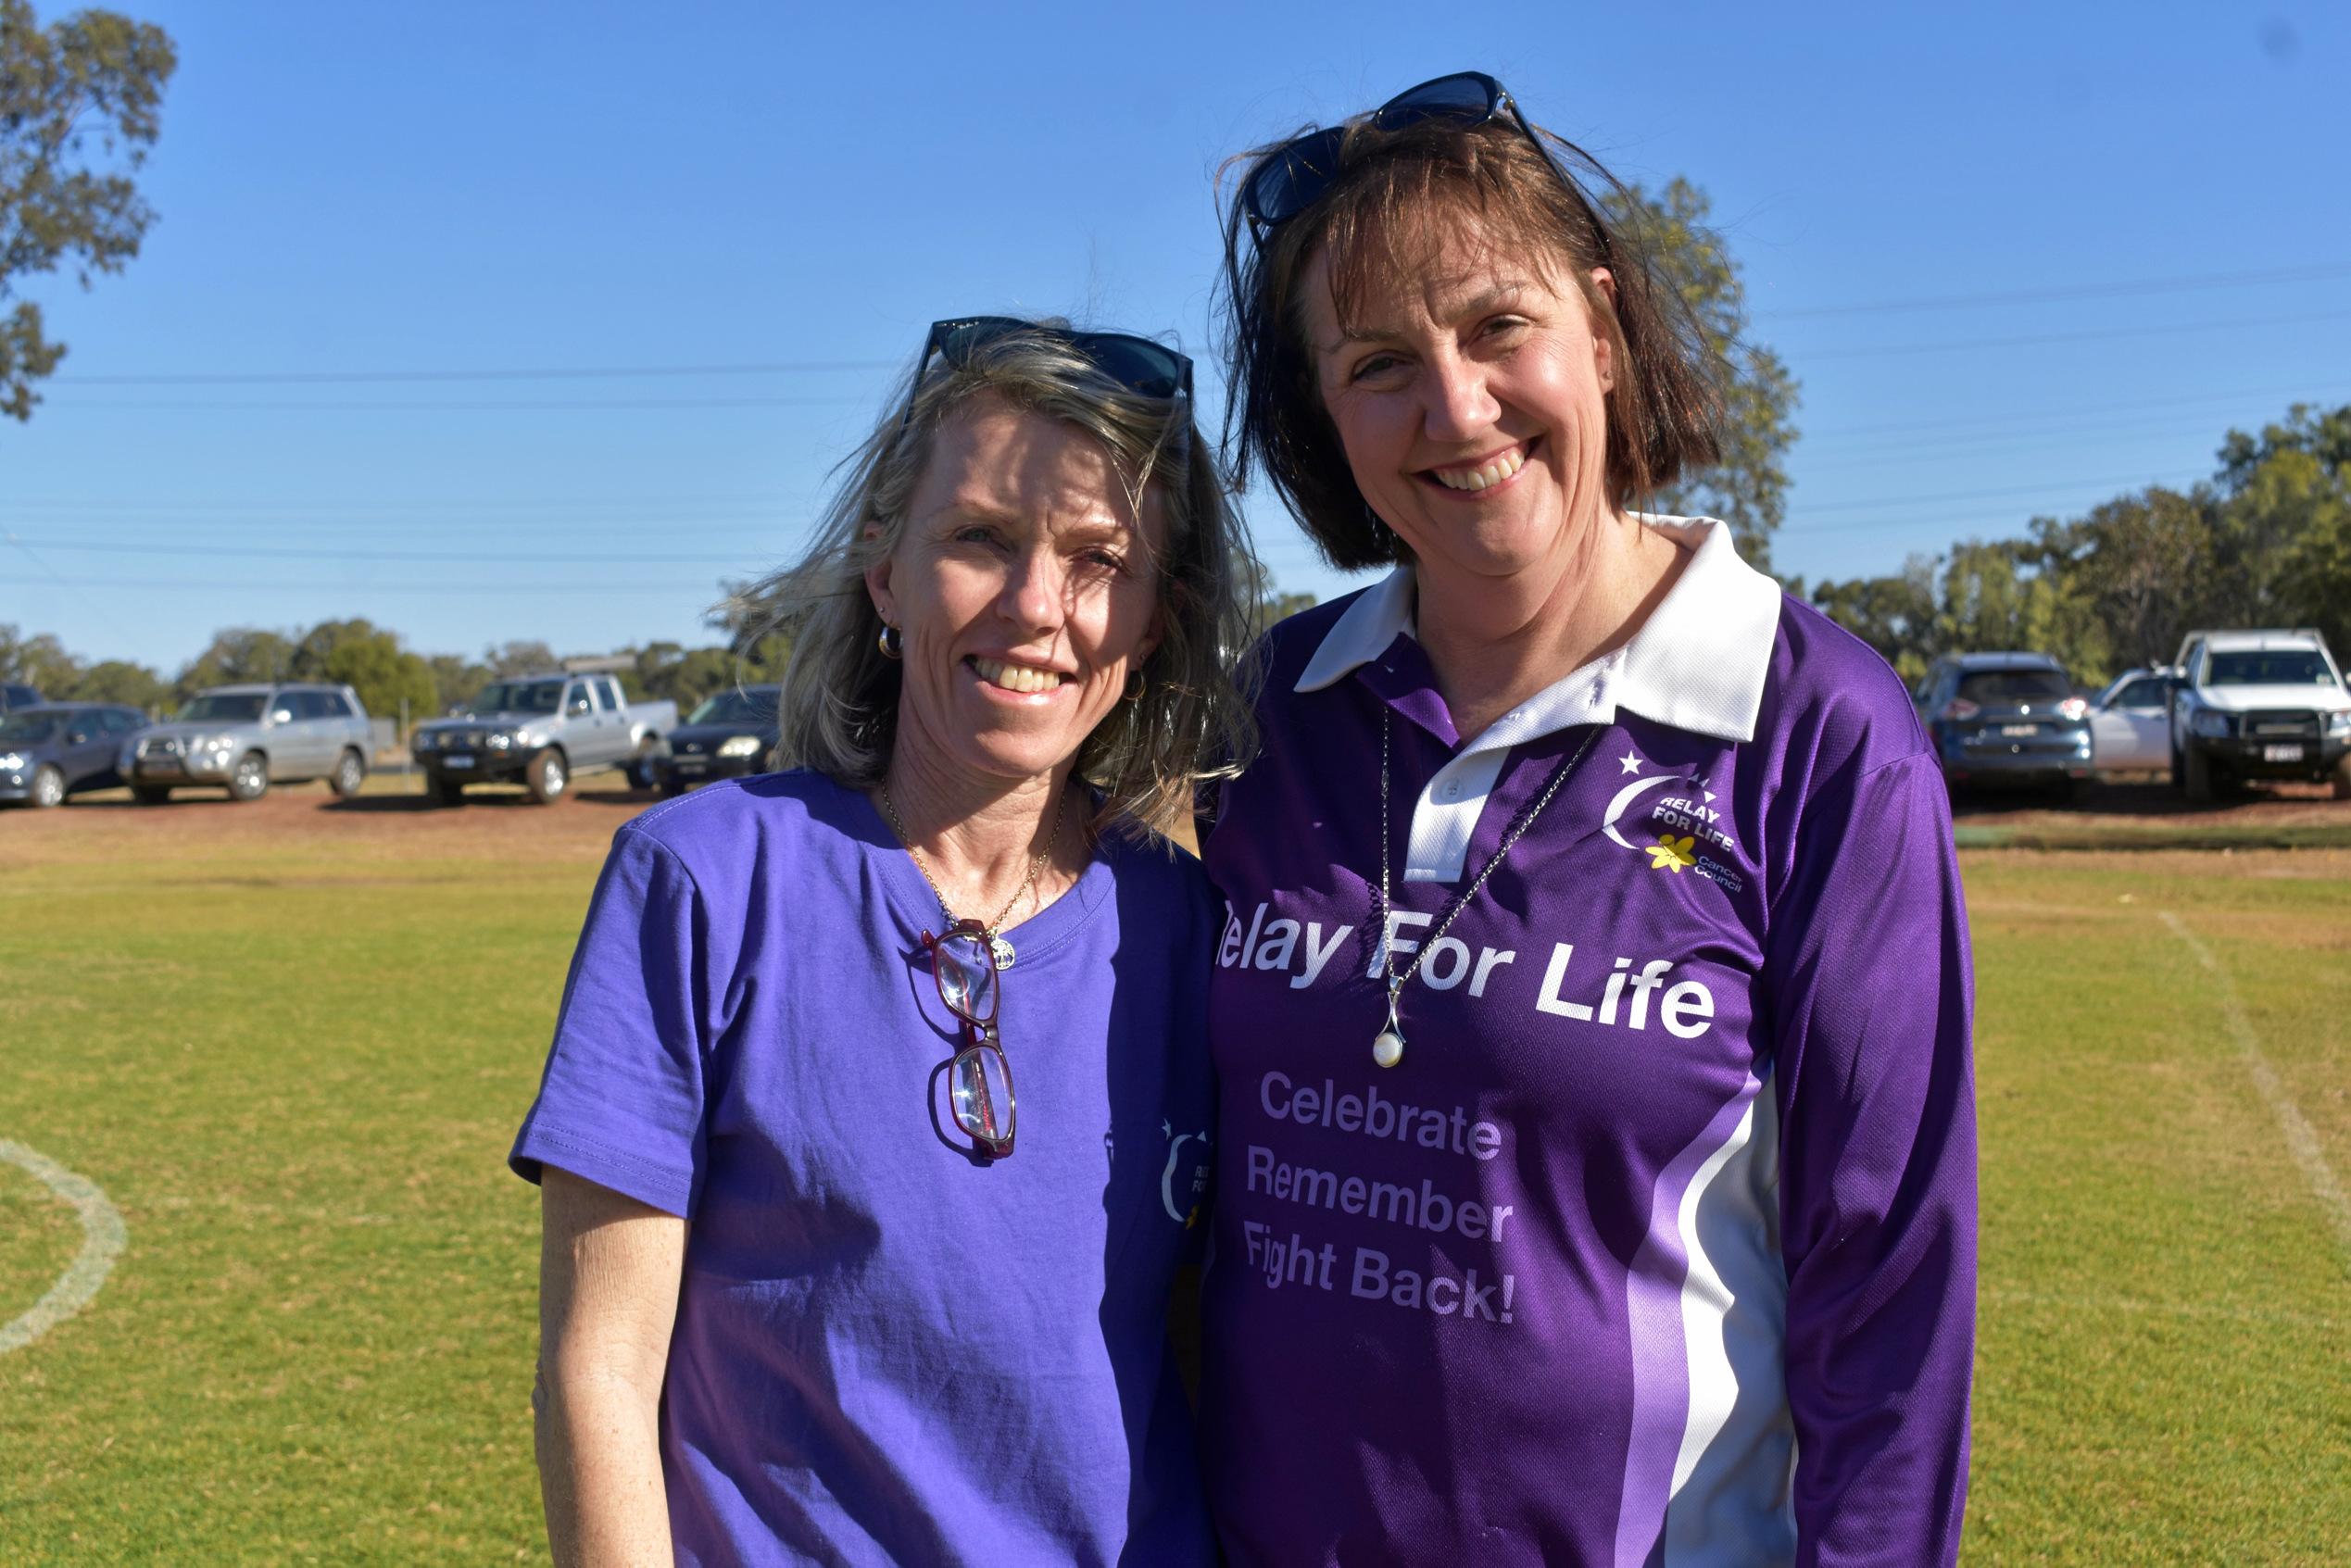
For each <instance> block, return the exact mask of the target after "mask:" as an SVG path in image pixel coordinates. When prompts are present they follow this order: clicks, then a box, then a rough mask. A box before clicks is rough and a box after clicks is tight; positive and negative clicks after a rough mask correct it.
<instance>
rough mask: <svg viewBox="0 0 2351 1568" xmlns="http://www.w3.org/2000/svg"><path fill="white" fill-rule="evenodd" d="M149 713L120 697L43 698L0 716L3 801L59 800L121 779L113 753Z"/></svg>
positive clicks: (35, 802)
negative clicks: (100, 699) (83, 699)
mask: <svg viewBox="0 0 2351 1568" xmlns="http://www.w3.org/2000/svg"><path fill="white" fill-rule="evenodd" d="M146 723H147V716H146V715H145V714H144V713H142V712H140V711H139V710H138V709H135V708H125V707H122V706H120V705H119V704H117V703H110V702H106V703H64V702H44V703H42V704H39V705H38V706H36V707H31V708H12V709H8V712H7V715H6V717H5V718H0V801H15V802H19V803H21V804H28V805H32V806H60V805H63V804H64V803H65V797H67V796H69V795H79V794H81V793H82V792H83V791H84V790H92V789H112V788H114V787H115V786H116V785H117V784H120V783H121V782H122V779H121V776H120V775H119V774H118V773H117V772H116V771H115V757H116V754H117V753H118V752H119V751H120V750H121V748H122V743H123V742H124V741H125V740H128V739H129V738H130V737H131V736H132V735H133V734H136V733H137V732H139V731H140V730H143V729H145V727H146Z"/></svg>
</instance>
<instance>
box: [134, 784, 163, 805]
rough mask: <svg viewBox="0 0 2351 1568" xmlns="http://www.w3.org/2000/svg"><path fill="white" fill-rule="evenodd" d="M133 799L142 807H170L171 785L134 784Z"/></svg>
mask: <svg viewBox="0 0 2351 1568" xmlns="http://www.w3.org/2000/svg"><path fill="white" fill-rule="evenodd" d="M131 798H132V799H133V800H135V801H137V802H138V803H139V804H140V805H142V806H169V805H170V803H171V786H170V784H132V786H131Z"/></svg>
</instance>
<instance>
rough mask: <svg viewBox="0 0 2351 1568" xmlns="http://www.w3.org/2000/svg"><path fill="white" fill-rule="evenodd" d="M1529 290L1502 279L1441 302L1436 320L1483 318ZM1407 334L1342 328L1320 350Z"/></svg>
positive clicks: (1386, 340) (1390, 339)
mask: <svg viewBox="0 0 2351 1568" xmlns="http://www.w3.org/2000/svg"><path fill="white" fill-rule="evenodd" d="M1528 287H1529V285H1528V282H1526V280H1524V279H1521V278H1504V279H1502V280H1501V281H1500V282H1495V283H1494V284H1492V285H1491V286H1490V287H1489V288H1486V289H1484V290H1482V291H1481V292H1479V293H1477V294H1476V295H1471V296H1470V297H1468V298H1466V299H1464V300H1461V301H1459V302H1458V303H1455V302H1451V301H1447V302H1444V303H1443V304H1442V305H1441V306H1440V309H1439V311H1438V317H1439V319H1440V320H1449V319H1451V318H1453V317H1458V316H1483V315H1485V314H1486V313H1487V312H1488V311H1490V310H1497V309H1500V308H1501V307H1503V306H1505V305H1513V304H1515V303H1516V302H1517V300H1518V296H1519V295H1523V294H1525V293H1526V292H1527V290H1528ZM1407 335H1408V334H1407V333H1406V332H1403V330H1402V329H1401V328H1396V327H1360V326H1359V327H1347V326H1342V327H1341V328H1339V337H1338V340H1337V341H1336V342H1332V343H1326V344H1324V345H1321V347H1322V352H1323V353H1325V354H1337V353H1339V351H1340V350H1341V349H1344V348H1350V347H1353V346H1355V345H1359V344H1367V343H1397V342H1401V341H1402V339H1403V338H1404V337H1405V336H1407Z"/></svg>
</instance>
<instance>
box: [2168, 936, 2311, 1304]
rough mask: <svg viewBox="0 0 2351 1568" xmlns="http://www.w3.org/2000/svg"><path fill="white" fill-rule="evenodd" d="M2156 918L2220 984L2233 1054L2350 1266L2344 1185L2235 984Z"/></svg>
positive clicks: (2207, 954) (2206, 953)
mask: <svg viewBox="0 0 2351 1568" xmlns="http://www.w3.org/2000/svg"><path fill="white" fill-rule="evenodd" d="M2161 913H2162V916H2163V923H2164V924H2166V925H2168V926H2169V927H2170V928H2171V935H2174V936H2177V937H2178V938H2179V939H2180V940H2181V941H2182V942H2184V943H2186V944H2187V947H2188V951H2190V952H2191V953H2194V955H2195V956H2196V962H2198V963H2200V964H2202V965H2204V967H2205V968H2206V971H2208V972H2210V973H2211V975H2212V978H2213V981H2214V983H2215V984H2216V985H2219V990H2220V1011H2221V1016H2223V1017H2225V1018H2226V1019H2227V1020H2228V1021H2229V1033H2230V1034H2231V1035H2234V1036H2235V1037H2236V1042H2237V1054H2239V1055H2240V1056H2242V1057H2244V1065H2245V1071H2246V1072H2248V1073H2251V1074H2252V1075H2253V1085H2254V1087H2255V1088H2257V1089H2259V1090H2260V1091H2261V1098H2262V1099H2263V1100H2265V1101H2266V1102H2268V1104H2269V1114H2270V1115H2272V1116H2274V1117H2276V1118H2277V1119H2278V1130H2279V1131H2280V1132H2282V1133H2283V1134H2284V1135H2285V1144H2286V1152H2287V1153H2289V1154H2291V1155H2293V1156H2294V1164H2295V1165H2297V1166H2299V1167H2300V1168H2301V1170H2302V1179H2303V1180H2304V1181H2306V1182H2307V1183H2309V1184H2310V1192H2311V1195H2312V1196H2313V1197H2315V1198H2318V1200H2319V1207H2320V1208H2321V1209H2324V1210H2326V1213H2327V1218H2328V1219H2329V1220H2330V1221H2332V1222H2333V1224H2334V1236H2335V1239H2336V1240H2337V1241H2339V1242H2341V1243H2342V1244H2343V1251H2344V1255H2345V1259H2346V1260H2347V1261H2351V1198H2345V1196H2344V1193H2343V1184H2342V1183H2341V1182H2339V1181H2337V1180H2335V1175H2334V1172H2333V1170H2332V1169H2331V1168H2330V1167H2329V1166H2328V1164H2327V1158H2326V1155H2325V1154H2324V1153H2322V1152H2321V1151H2320V1148H2319V1135H2318V1134H2316V1133H2314V1132H2312V1131H2311V1130H2310V1123H2308V1122H2307V1121H2306V1120H2304V1119H2303V1115H2302V1112H2301V1110H2299V1109H2298V1108H2296V1106H2295V1105H2294V1097H2292V1096H2291V1095H2289V1094H2287V1093H2286V1090H2285V1085H2283V1084H2282V1083H2280V1082H2279V1081H2278V1074H2277V1071H2276V1070H2275V1069H2274V1068H2272V1067H2271V1066H2270V1065H2269V1058H2268V1057H2266V1056H2263V1055H2262V1054H2261V1042H2260V1040H2259V1038H2258V1037H2257V1036H2256V1035H2255V1034H2254V1033H2253V1021H2252V1020H2251V1019H2249V1018H2247V1017H2246V1016H2245V1011H2244V1002H2242V1001H2240V1000H2238V998H2237V987H2236V983H2235V982H2234V981H2232V980H2231V979H2230V978H2229V972H2228V971H2227V970H2225V969H2222V968H2221V967H2220V961H2219V960H2218V959H2216V958H2214V957H2213V956H2212V949H2211V948H2209V947H2206V946H2205V945H2204V942H2203V940H2202V939H2201V938H2200V937H2198V936H2197V935H2196V934H2195V933H2194V932H2193V931H2190V930H2189V929H2188V927H2187V923H2186V922H2183V921H2182V920H2181V918H2180V917H2179V916H2178V915H2175V914H2173V913H2172V912H2171V911H2170V910H2169V909H2165V910H2163V911H2161Z"/></svg>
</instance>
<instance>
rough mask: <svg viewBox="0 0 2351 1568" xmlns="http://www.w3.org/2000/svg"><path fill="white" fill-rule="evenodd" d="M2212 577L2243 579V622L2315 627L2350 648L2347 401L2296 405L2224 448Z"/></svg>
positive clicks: (2233, 435)
mask: <svg viewBox="0 0 2351 1568" xmlns="http://www.w3.org/2000/svg"><path fill="white" fill-rule="evenodd" d="M2219 456H2220V472H2219V475H2218V478H2217V483H2218V485H2219V491H2220V495H2221V500H2220V502H2219V527H2218V529H2217V531H2216V532H2217V534H2218V538H2217V540H2216V549H2215V555H2216V557H2217V558H2218V559H2217V563H2216V564H2217V566H2218V568H2219V571H2218V575H2219V577H2220V578H2221V579H2222V580H2223V581H2228V582H2233V583H2238V584H2240V585H2241V586H2242V589H2243V592H2244V599H2245V602H2244V604H2243V606H2242V607H2241V609H2240V615H2241V619H2242V621H2243V623H2245V624H2254V625H2272V626H2274V625H2281V624H2282V625H2289V626H2315V627H2317V628H2318V629H2319V630H2320V631H2321V632H2323V633H2326V637H2327V642H2328V644H2329V646H2332V647H2333V648H2334V649H2336V650H2337V651H2338V652H2342V651H2345V649H2346V647H2351V406H2345V407H2344V408H2336V409H2333V410H2332V411H2328V410H2321V409H2317V408H2310V407H2309V406H2308V405H2307V404H2299V403H2298V404H2295V405H2294V407H2293V408H2290V409H2289V410H2287V414H2286V419H2285V421H2284V422H2283V423H2282V424H2273V425H2269V426H2268V427H2266V428H2265V429H2263V431H2262V432H2261V433H2260V434H2259V435H2258V436H2251V435H2247V434H2245V433H2244V432H2242V431H2231V432H2230V433H2229V436H2228V439H2227V440H2226V441H2225V442H2223V443H2222V445H2221V447H2220V454H2219Z"/></svg>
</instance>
